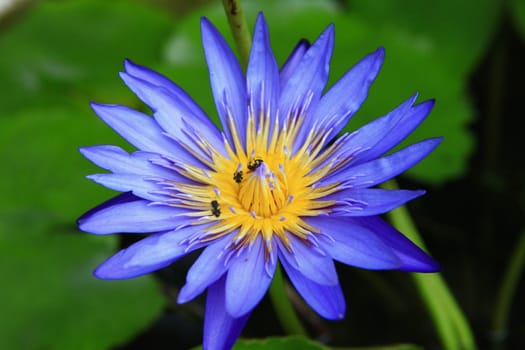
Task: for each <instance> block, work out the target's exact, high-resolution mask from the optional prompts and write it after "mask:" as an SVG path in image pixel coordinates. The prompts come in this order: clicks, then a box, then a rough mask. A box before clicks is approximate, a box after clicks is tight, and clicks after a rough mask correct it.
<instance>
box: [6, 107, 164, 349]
mask: <svg viewBox="0 0 525 350" xmlns="http://www.w3.org/2000/svg"><path fill="white" fill-rule="evenodd" d="M10 117H11V118H2V119H0V157H1V158H2V161H3V164H4V167H3V171H2V173H1V174H0V184H1V185H0V192H1V193H2V197H1V198H0V275H1V276H2V278H3V279H4V281H6V283H3V285H2V288H0V299H1V300H6V301H9V302H7V303H4V304H5V305H4V308H3V310H2V314H3V315H9V317H2V318H1V319H0V329H2V337H0V348H2V349H24V348H27V349H35V348H39V349H40V348H52V349H107V348H109V347H112V346H115V345H117V344H120V343H123V342H125V341H126V340H127V339H129V338H130V337H131V336H132V335H133V334H135V333H136V332H137V331H138V330H140V329H143V328H144V327H146V326H147V325H148V323H150V322H151V321H152V320H153V319H154V317H155V316H156V315H158V313H159V311H160V308H161V307H162V304H163V301H162V298H161V297H160V295H159V294H160V293H159V291H158V289H157V287H156V285H155V283H154V282H153V280H152V279H151V278H149V277H143V278H139V279H133V280H128V281H101V280H97V279H96V278H95V277H93V276H92V273H91V271H92V270H93V269H94V268H95V267H96V266H97V265H98V264H100V263H101V262H102V261H104V260H105V259H107V258H108V257H109V256H110V255H112V254H113V253H115V252H116V250H117V239H116V238H117V237H107V236H106V237H99V236H92V235H89V234H86V233H80V232H78V231H77V229H76V224H75V221H76V218H77V217H78V216H79V215H80V214H82V213H83V212H84V211H86V210H87V209H89V208H90V207H91V206H94V205H96V204H98V203H100V202H101V201H102V200H104V199H107V198H108V197H110V196H111V195H113V194H114V193H111V192H110V191H109V190H103V189H102V188H100V186H96V185H95V184H91V183H90V182H89V181H88V180H86V179H85V176H86V175H87V174H89V173H93V172H94V170H95V168H94V167H93V166H92V165H89V162H88V161H87V160H85V159H83V158H82V157H81V155H80V154H79V153H78V150H77V148H78V146H79V145H82V144H84V145H86V144H93V143H96V142H100V141H101V140H105V141H107V142H109V143H115V142H114V141H116V140H117V137H116V136H115V135H114V133H113V132H112V131H111V130H109V128H107V127H106V126H105V125H103V123H102V122H100V121H99V120H98V119H97V118H96V117H95V116H94V115H93V113H92V112H90V111H89V110H88V108H87V107H84V108H78V107H77V108H75V107H68V108H60V109H51V108H49V109H27V110H24V111H20V112H19V113H17V114H13V115H11V116H10ZM95 140H97V141H95Z"/></svg>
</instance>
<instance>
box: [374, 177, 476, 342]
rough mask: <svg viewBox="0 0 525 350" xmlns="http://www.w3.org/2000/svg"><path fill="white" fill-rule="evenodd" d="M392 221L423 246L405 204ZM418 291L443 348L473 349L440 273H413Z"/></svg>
mask: <svg viewBox="0 0 525 350" xmlns="http://www.w3.org/2000/svg"><path fill="white" fill-rule="evenodd" d="M383 188H385V189H390V190H394V189H398V185H397V183H396V182H395V180H391V181H388V182H386V183H385V184H384V185H383ZM388 216H389V219H390V221H391V222H392V224H393V225H394V226H395V227H396V228H397V229H398V230H400V231H401V232H403V233H404V234H405V235H406V236H407V237H408V238H409V239H410V240H412V241H413V242H414V243H416V244H417V245H418V246H419V247H421V248H422V249H425V246H424V243H423V239H422V238H421V236H420V235H419V233H418V231H417V229H416V226H415V224H414V222H413V221H412V218H411V217H410V214H409V212H408V210H407V209H406V207H400V208H397V209H395V210H393V211H391V212H389V214H388ZM412 277H413V279H414V282H415V283H416V285H417V287H418V289H419V292H420V294H421V296H422V298H423V300H424V302H425V303H426V305H427V307H428V310H429V312H430V314H431V315H432V318H433V319H434V323H435V325H436V328H437V330H438V333H439V336H440V338H441V342H442V344H443V348H445V349H449V350H454V349H458V350H459V349H476V343H475V341H474V337H473V335H472V331H471V329H470V326H469V324H468V321H467V319H466V317H465V315H464V314H463V312H462V311H461V308H460V307H459V305H458V304H457V302H456V300H455V298H454V296H453V295H452V293H451V292H450V290H449V289H448V287H447V284H446V282H445V281H444V279H443V277H442V275H441V274H439V273H436V274H415V273H414V274H412Z"/></svg>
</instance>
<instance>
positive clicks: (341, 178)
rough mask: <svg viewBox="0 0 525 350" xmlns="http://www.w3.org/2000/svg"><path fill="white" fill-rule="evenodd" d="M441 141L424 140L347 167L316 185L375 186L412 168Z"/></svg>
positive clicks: (434, 139)
mask: <svg viewBox="0 0 525 350" xmlns="http://www.w3.org/2000/svg"><path fill="white" fill-rule="evenodd" d="M441 141H442V138H441V137H439V138H433V139H428V140H424V141H421V142H418V143H415V144H413V145H410V146H408V147H406V148H404V149H402V150H400V151H398V152H396V153H393V154H390V155H388V156H386V157H383V158H379V159H375V160H372V161H370V162H367V163H364V164H359V165H357V166H352V165H347V166H346V167H343V168H342V169H341V170H340V171H338V172H337V173H335V174H333V175H330V176H328V177H326V178H325V179H324V180H323V181H320V182H319V183H318V184H317V185H318V186H324V185H328V184H333V183H335V182H340V183H342V184H344V185H346V186H351V187H352V188H362V187H371V186H374V185H377V184H378V183H381V182H384V181H386V180H388V179H391V178H393V177H395V176H397V175H399V174H400V173H402V172H403V171H405V170H407V169H409V168H411V167H413V166H414V165H415V164H416V163H418V162H419V161H421V160H422V159H423V158H425V157H426V156H427V155H428V154H429V153H430V152H432V151H433V150H434V149H435V148H436V147H437V145H438V144H439V143H440V142H441Z"/></svg>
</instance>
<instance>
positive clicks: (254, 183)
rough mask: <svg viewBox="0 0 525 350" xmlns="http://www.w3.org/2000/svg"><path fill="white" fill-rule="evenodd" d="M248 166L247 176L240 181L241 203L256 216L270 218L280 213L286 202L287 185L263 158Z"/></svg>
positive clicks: (239, 195)
mask: <svg viewBox="0 0 525 350" xmlns="http://www.w3.org/2000/svg"><path fill="white" fill-rule="evenodd" d="M248 167H249V169H248V172H247V176H246V178H245V179H243V181H241V182H240V186H239V193H238V197H237V198H238V200H239V203H240V204H241V205H242V207H243V208H244V209H245V210H247V211H249V212H253V213H255V216H260V217H265V218H269V217H271V216H272V215H275V214H277V213H279V211H280V210H281V209H282V208H283V207H284V205H285V204H286V197H287V188H286V186H283V183H282V182H281V181H280V180H279V178H278V176H277V175H276V174H275V173H274V172H273V171H272V170H270V168H268V166H267V165H266V163H264V161H263V160H262V159H259V158H258V159H256V160H255V161H254V162H252V163H251V164H248ZM250 168H251V169H250Z"/></svg>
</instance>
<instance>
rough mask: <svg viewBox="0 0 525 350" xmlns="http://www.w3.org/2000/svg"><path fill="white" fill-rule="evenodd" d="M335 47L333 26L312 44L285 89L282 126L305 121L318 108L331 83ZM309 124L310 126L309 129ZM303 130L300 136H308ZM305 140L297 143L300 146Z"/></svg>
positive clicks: (281, 112)
mask: <svg viewBox="0 0 525 350" xmlns="http://www.w3.org/2000/svg"><path fill="white" fill-rule="evenodd" d="M333 44H334V26H333V25H330V26H328V28H326V30H325V31H324V32H323V33H322V34H321V35H320V36H319V38H318V39H317V40H316V41H315V42H314V43H313V45H312V46H311V47H310V48H309V49H308V51H306V53H305V54H304V55H303V57H302V58H301V62H299V63H298V64H297V67H296V68H295V69H294V70H293V72H292V75H291V76H290V78H289V79H288V81H287V83H286V85H285V86H284V87H282V90H281V97H280V100H279V118H280V123H281V125H282V124H283V123H285V122H286V120H288V119H289V118H296V117H298V116H301V117H306V116H307V114H308V111H309V110H310V108H312V106H313V105H316V104H317V102H318V101H319V99H320V97H321V93H322V91H323V89H324V87H325V85H326V82H327V80H328V71H329V62H330V58H331V57H332V49H333ZM309 125H310V123H309V122H308V123H307V124H306V125H304V126H306V127H308V126H309ZM304 126H302V127H301V131H300V132H304V133H307V132H308V131H307V130H303V129H304ZM302 140H303V138H300V139H299V140H297V141H298V142H299V143H301V141H302Z"/></svg>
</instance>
